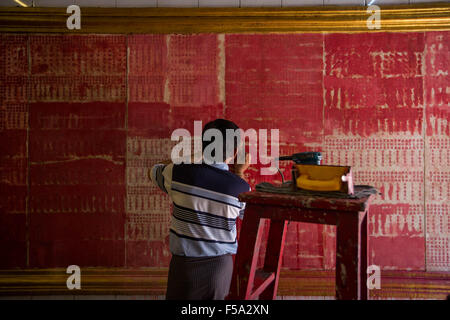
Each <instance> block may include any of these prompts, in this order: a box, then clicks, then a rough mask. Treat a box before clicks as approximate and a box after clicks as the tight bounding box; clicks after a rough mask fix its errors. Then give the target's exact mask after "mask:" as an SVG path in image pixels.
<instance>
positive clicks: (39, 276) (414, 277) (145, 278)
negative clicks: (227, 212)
mask: <svg viewBox="0 0 450 320" xmlns="http://www.w3.org/2000/svg"><path fill="white" fill-rule="evenodd" d="M167 273H168V270H167V268H87V267H86V268H81V289H80V290H69V289H67V287H66V280H67V278H68V277H69V276H70V274H67V273H66V269H64V268H55V269H22V270H19V269H15V270H14V269H11V270H0V298H1V297H8V296H28V297H31V296H41V295H46V296H48V295H51V296H63V295H75V296H82V295H96V296H111V295H140V296H142V295H144V296H153V297H156V296H164V295H165V291H166V285H167ZM381 277H382V280H381V289H380V290H370V296H371V297H372V298H373V299H385V298H408V299H446V297H447V295H448V294H449V292H450V273H448V272H425V271H387V270H386V271H384V270H382V271H381ZM334 290H335V273H334V271H327V270H287V269H286V270H282V271H281V275H280V283H279V286H278V295H279V296H334V295H335V292H334Z"/></svg>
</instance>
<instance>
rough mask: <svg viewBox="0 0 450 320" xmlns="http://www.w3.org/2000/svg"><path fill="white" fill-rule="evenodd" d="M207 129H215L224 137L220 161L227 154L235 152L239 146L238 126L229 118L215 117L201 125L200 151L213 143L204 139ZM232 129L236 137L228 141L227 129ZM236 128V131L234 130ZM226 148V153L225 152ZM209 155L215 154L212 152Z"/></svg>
mask: <svg viewBox="0 0 450 320" xmlns="http://www.w3.org/2000/svg"><path fill="white" fill-rule="evenodd" d="M208 129H217V130H219V131H220V133H222V137H223V139H224V142H225V143H224V144H223V159H222V161H225V159H226V157H227V154H233V155H234V154H235V153H236V151H237V149H238V147H239V143H240V131H239V127H238V126H237V125H236V124H235V123H234V122H232V121H230V120H225V119H216V120H214V121H211V122H208V123H207V124H205V126H204V127H203V131H202V147H203V148H202V151H203V152H204V151H205V148H206V147H207V146H208V145H209V144H210V143H213V142H214V140H213V141H205V139H204V135H205V132H206V130H208ZM229 129H231V130H233V131H234V132H236V138H235V139H233V141H228V140H229V139H226V138H227V130H229ZM236 130H238V131H236ZM227 150H228V153H227ZM211 156H213V157H214V156H215V154H214V152H212V154H211Z"/></svg>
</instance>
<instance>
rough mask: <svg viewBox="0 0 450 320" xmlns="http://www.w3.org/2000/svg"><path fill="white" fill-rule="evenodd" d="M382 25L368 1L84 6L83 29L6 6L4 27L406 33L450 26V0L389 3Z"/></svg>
mask: <svg viewBox="0 0 450 320" xmlns="http://www.w3.org/2000/svg"><path fill="white" fill-rule="evenodd" d="M379 7H380V8H381V12H380V13H381V28H380V29H372V30H370V29H368V27H367V19H368V18H369V16H370V15H369V13H367V7H365V6H359V7H355V6H352V7H350V6H320V7H302V8H91V7H89V8H83V7H81V29H79V30H75V29H74V30H69V29H68V28H67V27H66V21H67V18H68V17H69V16H70V14H68V13H66V8H15V7H2V8H0V32H3V33H4V32H26V33H72V34H82V33H97V34H99V33H100V34H102V33H105V34H115V33H117V34H131V33H159V34H172V33H179V34H191V33H286V32H290V33H295V32H300V33H302V32H303V33H304V32H311V33H321V32H344V33H354V32H405V31H433V30H450V3H434V4H416V5H389V6H379Z"/></svg>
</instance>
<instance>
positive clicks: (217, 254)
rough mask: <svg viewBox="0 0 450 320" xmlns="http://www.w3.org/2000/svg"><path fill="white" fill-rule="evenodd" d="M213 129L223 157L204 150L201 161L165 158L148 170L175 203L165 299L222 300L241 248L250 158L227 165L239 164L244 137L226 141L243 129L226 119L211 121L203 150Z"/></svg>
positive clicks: (207, 125) (152, 179) (248, 188)
mask: <svg viewBox="0 0 450 320" xmlns="http://www.w3.org/2000/svg"><path fill="white" fill-rule="evenodd" d="M209 129H216V130H218V131H220V132H221V134H222V137H223V138H224V143H223V157H221V158H220V159H218V157H216V156H215V155H214V154H212V157H213V158H214V160H211V159H208V158H207V157H208V155H207V154H205V153H203V159H202V160H203V161H202V163H201V164H183V163H182V164H173V163H171V162H167V163H166V164H156V165H155V166H153V167H152V168H151V169H150V170H149V171H148V174H149V178H150V179H151V181H152V182H153V183H154V184H155V185H156V186H158V187H159V188H160V189H161V190H162V191H163V192H165V193H167V194H168V195H169V196H170V198H171V200H172V202H173V212H172V219H171V225H170V233H169V247H170V251H171V253H172V259H171V261H170V266H169V276H168V281H167V292H166V299H167V300H223V299H224V298H225V297H226V296H227V295H228V291H229V288H230V283H231V276H232V273H233V259H232V256H231V255H232V254H235V253H236V251H237V241H236V219H237V218H238V217H239V218H240V219H242V218H243V214H244V207H245V203H242V202H239V200H238V198H237V197H238V195H239V194H240V193H242V192H246V191H249V190H250V186H249V184H248V183H247V182H246V181H245V180H244V179H243V177H244V176H243V174H244V171H245V170H246V169H247V168H248V166H249V163H250V157H249V155H248V154H247V155H246V157H245V163H244V164H234V165H233V166H232V170H233V172H231V171H230V167H229V164H230V163H231V162H236V161H233V160H236V158H237V154H238V150H239V148H240V147H241V146H242V141H241V137H240V135H237V139H236V140H237V141H236V140H234V139H233V141H227V139H225V137H226V136H227V135H226V131H227V129H228V130H230V129H231V130H235V132H239V131H236V130H239V127H238V126H237V125H236V124H235V123H233V122H231V121H229V120H225V119H216V120H214V121H211V122H209V123H207V124H206V125H205V126H204V128H203V131H202V141H203V143H202V147H203V148H202V149H203V151H205V148H206V147H207V146H208V145H209V144H210V143H211V142H208V141H205V139H204V137H205V132H206V131H207V130H209ZM227 155H233V156H230V157H228V158H226V156H227ZM207 163H208V164H207Z"/></svg>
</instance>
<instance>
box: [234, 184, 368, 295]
mask: <svg viewBox="0 0 450 320" xmlns="http://www.w3.org/2000/svg"><path fill="white" fill-rule="evenodd" d="M371 198H372V196H371V195H368V196H367V197H364V198H361V199H346V198H326V197H317V196H305V195H287V194H275V193H266V192H259V191H251V192H246V193H242V194H240V195H239V200H240V201H242V202H246V203H247V206H246V209H245V215H244V220H243V222H242V228H241V231H240V239H239V247H238V251H237V255H236V258H235V263H234V269H233V278H232V282H231V288H230V294H229V296H228V297H227V299H233V300H234V299H236V300H252V299H257V298H260V299H265V300H268V299H275V297H276V294H277V288H278V279H279V274H280V267H281V262H282V256H283V248H284V240H285V236H286V227H287V223H288V221H300V222H309V223H320V224H329V225H335V226H336V299H363V300H366V299H367V295H368V292H367V284H366V279H367V275H366V270H367V215H368V210H369V203H370V200H371ZM261 219H269V220H270V229H269V238H268V242H267V248H266V256H265V259H264V267H263V269H259V270H257V269H256V265H257V260H258V256H259V248H260V244H261V237H262V233H263V226H264V224H263V223H261Z"/></svg>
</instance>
